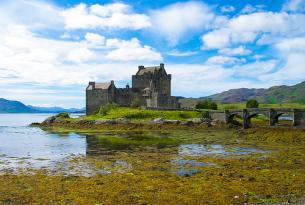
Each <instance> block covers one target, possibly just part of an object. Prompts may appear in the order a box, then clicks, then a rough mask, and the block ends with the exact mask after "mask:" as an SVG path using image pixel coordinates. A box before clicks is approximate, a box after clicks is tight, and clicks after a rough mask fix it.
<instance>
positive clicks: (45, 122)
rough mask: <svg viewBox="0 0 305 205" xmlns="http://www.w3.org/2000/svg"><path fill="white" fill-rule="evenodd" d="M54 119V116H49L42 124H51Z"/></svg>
mask: <svg viewBox="0 0 305 205" xmlns="http://www.w3.org/2000/svg"><path fill="white" fill-rule="evenodd" d="M55 119H56V117H55V116H51V117H48V118H47V119H45V120H44V121H43V122H42V123H43V124H49V123H53V122H54V120H55Z"/></svg>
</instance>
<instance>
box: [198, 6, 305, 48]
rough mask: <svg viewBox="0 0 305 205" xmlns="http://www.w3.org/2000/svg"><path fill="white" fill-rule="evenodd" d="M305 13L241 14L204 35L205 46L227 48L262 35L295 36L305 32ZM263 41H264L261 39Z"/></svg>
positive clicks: (249, 41) (274, 36)
mask: <svg viewBox="0 0 305 205" xmlns="http://www.w3.org/2000/svg"><path fill="white" fill-rule="evenodd" d="M304 21H305V15H304V14H287V13H273V12H260V13H252V14H246V15H240V16H237V17H235V18H232V19H230V20H229V21H228V23H227V25H226V26H224V27H223V28H221V29H216V30H213V31H211V32H209V33H207V34H204V35H203V36H202V40H203V43H204V45H203V48H207V49H215V48H226V47H229V46H231V45H232V44H240V43H252V42H254V41H255V40H257V39H258V38H259V37H260V36H264V34H265V35H267V36H272V37H271V38H272V39H274V38H276V37H283V36H294V35H304V34H305V24H303V23H302V22H304ZM261 42H263V41H261Z"/></svg>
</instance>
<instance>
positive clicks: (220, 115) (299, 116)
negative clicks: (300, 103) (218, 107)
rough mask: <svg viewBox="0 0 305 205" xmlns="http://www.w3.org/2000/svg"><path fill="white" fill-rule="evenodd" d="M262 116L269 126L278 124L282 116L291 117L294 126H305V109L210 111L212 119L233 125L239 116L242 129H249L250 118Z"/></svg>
mask: <svg viewBox="0 0 305 205" xmlns="http://www.w3.org/2000/svg"><path fill="white" fill-rule="evenodd" d="M259 114H260V115H264V116H266V117H268V118H269V125H270V126H274V125H275V124H276V123H278V118H279V117H280V116H281V115H283V114H288V115H292V118H293V125H294V126H305V109H295V108H247V109H230V110H224V111H211V112H210V115H211V118H212V119H215V120H219V121H222V122H225V123H227V124H229V123H233V118H234V116H236V115H239V116H240V117H242V119H243V127H244V128H249V127H251V118H252V117H254V116H256V115H259Z"/></svg>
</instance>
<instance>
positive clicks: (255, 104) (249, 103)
mask: <svg viewBox="0 0 305 205" xmlns="http://www.w3.org/2000/svg"><path fill="white" fill-rule="evenodd" d="M258 106H259V103H258V102H257V100H255V99H251V100H248V101H247V103H246V107H247V108H258Z"/></svg>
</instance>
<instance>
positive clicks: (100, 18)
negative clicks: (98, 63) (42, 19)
mask: <svg viewBox="0 0 305 205" xmlns="http://www.w3.org/2000/svg"><path fill="white" fill-rule="evenodd" d="M62 16H63V17H64V19H65V27H66V28H67V29H96V28H100V29H110V28H112V29H134V30H138V29H143V28H146V27H149V26H151V24H150V21H149V17H148V16H146V15H144V14H136V13H133V11H132V9H131V7H130V6H129V5H126V4H123V3H113V4H106V5H100V4H95V5H92V6H88V5H86V4H79V5H77V6H75V7H72V8H68V9H66V10H64V11H63V12H62Z"/></svg>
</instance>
